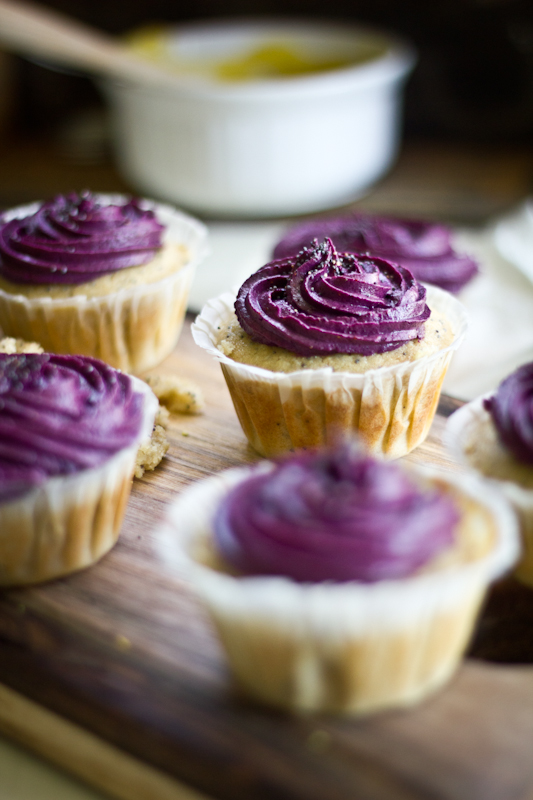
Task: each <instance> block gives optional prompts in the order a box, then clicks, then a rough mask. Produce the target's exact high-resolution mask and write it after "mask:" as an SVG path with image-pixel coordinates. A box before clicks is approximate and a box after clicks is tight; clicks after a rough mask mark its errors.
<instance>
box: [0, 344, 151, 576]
mask: <svg viewBox="0 0 533 800" xmlns="http://www.w3.org/2000/svg"><path fill="white" fill-rule="evenodd" d="M157 407H158V403H157V399H156V398H155V396H154V394H153V393H152V391H151V390H150V389H149V387H148V386H147V385H146V384H145V383H144V382H143V381H140V380H139V379H137V378H132V377H130V376H128V375H125V374H123V373H121V372H118V371H117V370H115V369H113V368H112V367H109V366H108V365H107V364H104V363H103V362H102V361H98V360H97V359H94V358H88V357H85V356H68V355H51V354H49V353H23V354H14V355H10V354H4V353H1V354H0V585H2V586H11V585H21V584H29V583H35V582H38V581H45V580H49V579H50V578H55V577H57V576H60V575H66V574H68V573H70V572H73V571H75V570H79V569H82V568H83V567H87V566H89V565H90V564H93V563H94V562H95V561H97V560H98V559H99V558H100V557H101V556H103V555H104V553H106V552H107V551H108V550H109V549H110V548H111V547H112V546H113V545H114V543H115V542H116V540H117V537H118V535H119V531H120V526H121V523H122V518H123V515H124V510H125V507H126V502H127V499H128V496H129V492H130V488H131V480H132V476H133V471H134V468H135V458H136V454H137V450H138V448H139V446H140V445H141V444H142V443H143V442H144V441H146V440H147V439H149V438H150V434H151V432H152V428H153V424H154V418H155V414H156V411H157Z"/></svg>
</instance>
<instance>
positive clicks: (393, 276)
mask: <svg viewBox="0 0 533 800" xmlns="http://www.w3.org/2000/svg"><path fill="white" fill-rule="evenodd" d="M234 306H235V311H236V313H237V315H238V319H239V321H240V323H241V326H242V327H243V329H244V330H245V331H246V332H247V333H249V334H250V336H252V338H254V339H256V340H259V341H261V342H263V343H268V344H276V345H278V346H281V347H284V348H286V349H287V350H291V351H296V352H297V353H298V352H300V353H301V352H306V353H307V352H312V353H313V354H318V355H320V354H322V353H324V352H325V353H328V352H331V350H332V349H333V350H334V351H337V352H338V350H339V349H341V348H345V349H344V350H342V349H341V352H348V353H351V352H354V351H355V353H358V352H361V351H366V352H367V353H376V352H377V353H383V352H387V351H389V350H391V349H395V348H397V347H398V346H399V345H401V344H402V343H404V342H406V341H409V340H417V339H420V338H422V337H423V336H424V323H425V321H426V320H427V318H428V316H429V309H435V310H437V311H439V312H441V313H442V314H443V315H445V316H446V318H447V320H448V321H449V324H450V325H451V327H452V330H453V333H454V339H453V341H452V342H451V344H449V345H448V346H446V347H444V348H442V349H440V350H438V351H436V352H434V353H432V354H431V355H425V356H423V357H421V358H419V359H417V360H414V361H404V362H400V363H396V364H392V365H388V366H383V367H379V368H377V369H369V370H368V371H366V372H363V373H358V374H356V373H353V372H345V371H334V370H333V369H332V368H331V367H329V366H328V367H320V366H317V368H313V369H301V370H298V371H295V372H285V373H284V372H274V371H271V370H267V369H263V368H262V367H257V366H251V365H248V364H244V363H239V362H237V361H235V360H233V359H231V358H229V357H227V356H226V355H224V354H223V353H222V352H221V351H220V350H219V348H218V343H219V341H220V336H221V331H223V330H224V329H225V327H226V326H227V325H228V323H229V322H230V320H231V319H232V317H233V314H234ZM467 324H468V323H467V316H466V312H465V310H464V308H463V306H462V305H461V304H460V303H459V302H458V301H457V300H456V299H455V298H454V297H453V296H452V295H450V294H449V293H447V292H444V291H442V290H440V289H438V288H437V287H427V288H426V287H423V286H421V285H420V284H419V283H418V282H417V281H415V280H414V279H413V276H412V275H411V274H410V273H409V272H408V271H407V270H404V269H403V268H402V267H397V266H395V265H391V264H389V263H388V262H384V261H383V260H381V259H370V258H366V257H365V258H359V257H355V256H352V255H347V254H342V255H341V256H339V255H338V254H337V253H336V251H335V249H334V247H333V246H332V245H331V243H330V242H326V243H325V244H324V245H323V246H319V247H318V248H316V247H315V248H309V249H307V250H304V251H303V253H302V254H301V255H300V256H298V257H297V258H296V259H295V258H289V259H281V260H276V261H274V262H272V263H271V264H269V265H266V266H265V267H263V268H262V269H260V270H258V272H256V273H255V274H254V276H252V277H251V278H250V279H248V280H247V281H246V282H245V283H244V284H243V286H242V287H241V290H240V292H239V293H238V295H237V297H235V295H233V294H230V293H226V294H223V295H221V296H220V297H218V298H215V299H214V300H212V301H210V302H209V303H207V304H206V306H205V307H204V308H203V309H202V312H201V314H200V315H199V316H198V317H197V319H196V321H195V324H194V325H193V326H192V332H193V336H194V339H195V341H196V343H197V344H198V345H200V346H201V347H203V348H204V349H205V350H207V351H208V352H209V353H211V354H212V355H213V356H214V357H215V358H217V359H218V360H219V362H220V364H221V367H222V371H223V373H224V377H225V379H226V382H227V385H228V388H229V391H230V394H231V396H232V400H233V403H234V406H235V410H236V412H237V415H238V417H239V420H240V422H241V425H242V427H243V430H244V432H245V434H246V436H247V438H248V440H249V442H250V444H251V445H252V447H253V448H254V449H255V450H256V451H257V452H258V453H260V454H261V455H265V456H268V457H273V456H278V455H280V454H282V453H284V452H286V451H288V450H294V449H298V448H307V447H318V446H321V445H324V444H328V443H334V442H335V441H337V439H338V438H339V436H342V435H345V434H347V433H350V434H351V433H354V432H357V433H358V434H359V435H360V436H361V437H362V439H363V440H364V442H365V444H366V446H367V447H368V449H369V450H370V451H371V452H373V453H379V454H383V455H385V456H387V457H390V458H397V457H399V456H403V455H405V454H406V453H408V452H410V451H411V450H412V449H413V448H414V447H416V446H417V445H418V444H420V442H422V441H423V440H424V439H425V437H426V436H427V433H428V431H429V428H430V426H431V422H432V420H433V416H434V414H435V411H436V407H437V403H438V399H439V394H440V388H441V385H442V381H443V379H444V375H445V373H446V370H447V368H448V364H449V362H450V359H451V357H452V354H453V352H454V350H455V349H456V348H457V347H458V346H459V344H460V343H461V341H462V339H463V338H464V335H465V332H466V329H467Z"/></svg>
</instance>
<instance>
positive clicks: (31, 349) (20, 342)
mask: <svg viewBox="0 0 533 800" xmlns="http://www.w3.org/2000/svg"><path fill="white" fill-rule="evenodd" d="M43 352H44V350H43V348H42V347H41V345H40V344H37V342H26V341H25V340H24V339H13V338H12V337H11V336H5V337H4V338H3V339H0V353H7V354H8V355H13V354H15V353H43Z"/></svg>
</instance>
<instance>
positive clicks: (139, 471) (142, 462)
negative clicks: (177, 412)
mask: <svg viewBox="0 0 533 800" xmlns="http://www.w3.org/2000/svg"><path fill="white" fill-rule="evenodd" d="M168 448H169V443H168V440H167V435H166V433H165V429H164V428H163V427H162V426H161V425H156V426H155V428H154V430H153V432H152V437H151V439H150V440H149V441H148V442H144V443H143V444H141V446H140V447H139V450H138V451H137V460H136V462H135V472H134V473H133V474H134V475H135V477H136V478H142V476H143V475H144V473H145V471H146V470H153V469H155V468H156V467H157V465H158V464H159V463H160V462H161V460H162V458H163V456H164V455H165V453H166V452H167V450H168Z"/></svg>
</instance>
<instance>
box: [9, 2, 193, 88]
mask: <svg viewBox="0 0 533 800" xmlns="http://www.w3.org/2000/svg"><path fill="white" fill-rule="evenodd" d="M0 46H2V47H4V48H5V49H6V50H12V51H14V52H16V53H19V54H20V55H24V56H30V57H37V58H44V59H46V60H48V61H50V62H52V63H57V64H62V65H66V66H69V67H75V68H77V69H81V70H83V71H88V72H91V73H96V74H97V75H105V76H107V77H114V78H120V79H122V80H124V79H126V80H128V81H135V82H137V83H144V84H151V85H154V84H166V85H172V84H176V83H177V82H178V81H179V76H177V75H176V74H174V73H172V72H171V71H170V70H166V69H165V67H164V66H161V67H160V66H158V65H157V64H154V63H153V62H151V61H148V60H145V59H143V58H142V57H141V56H138V55H137V54H136V53H133V52H131V51H130V50H129V49H128V48H127V47H126V46H124V45H122V44H121V43H119V42H118V41H117V40H116V39H114V38H113V37H112V36H109V35H107V34H105V33H102V32H101V31H99V30H97V29H96V28H92V27H90V26H89V25H85V24H84V23H81V22H78V21H76V20H73V19H70V18H69V17H67V16H65V15H64V14H60V13H58V12H56V11H52V10H51V9H48V8H46V7H45V6H41V5H38V4H36V3H28V2H18V0H0Z"/></svg>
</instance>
